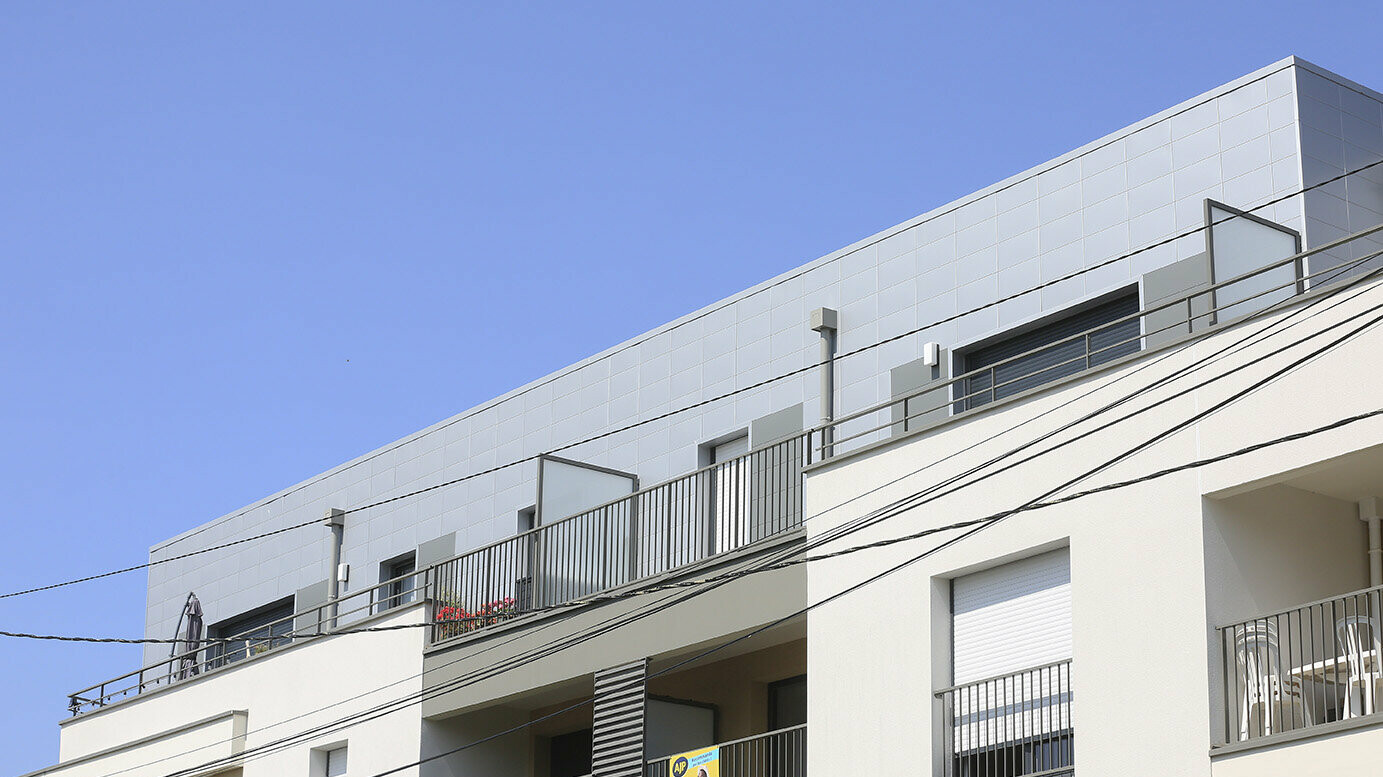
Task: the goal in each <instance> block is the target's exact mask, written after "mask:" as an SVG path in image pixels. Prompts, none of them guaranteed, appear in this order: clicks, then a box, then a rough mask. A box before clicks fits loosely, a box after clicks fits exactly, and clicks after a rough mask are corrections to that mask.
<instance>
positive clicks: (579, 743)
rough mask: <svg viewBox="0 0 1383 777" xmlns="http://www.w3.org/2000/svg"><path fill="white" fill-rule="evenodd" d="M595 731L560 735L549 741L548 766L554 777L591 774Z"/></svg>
mask: <svg viewBox="0 0 1383 777" xmlns="http://www.w3.org/2000/svg"><path fill="white" fill-rule="evenodd" d="M593 733H594V732H593V730H592V729H589V728H584V729H581V730H580V731H573V732H571V733H570V734H560V735H558V736H555V737H553V738H552V739H550V740H548V764H549V770H550V773H551V774H552V777H585V775H588V774H590V773H591V745H592V742H593V741H594V739H593Z"/></svg>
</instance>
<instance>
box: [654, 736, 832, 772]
mask: <svg viewBox="0 0 1383 777" xmlns="http://www.w3.org/2000/svg"><path fill="white" fill-rule="evenodd" d="M712 747H714V748H716V749H717V750H718V756H719V757H718V759H717V761H718V763H717V765H718V767H719V773H720V777H806V774H807V726H806V724H805V723H804V724H801V725H797V726H791V727H789V728H783V729H779V730H777V731H770V732H768V733H766V734H755V735H754V736H751V737H745V738H744V739H736V740H734V741H731V742H721V743H719V744H715V743H710V742H708V743H706V744H705V746H704V747H700V748H697V750H705V749H707V748H712ZM675 757H676V754H672V753H669V754H667V755H662V756H659V757H657V758H651V759H649V761H648V763H647V764H646V765H645V767H644V777H672V762H673V760H674V759H675ZM682 777H696V774H695V772H690V773H688V774H686V775H683V776H682Z"/></svg>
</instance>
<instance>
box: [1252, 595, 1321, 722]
mask: <svg viewBox="0 0 1383 777" xmlns="http://www.w3.org/2000/svg"><path fill="white" fill-rule="evenodd" d="M1234 658H1235V662H1236V665H1237V670H1238V671H1237V678H1236V679H1237V681H1238V682H1239V683H1241V688H1240V698H1241V704H1240V707H1239V740H1240V741H1244V740H1247V739H1249V738H1250V737H1260V736H1266V735H1268V734H1274V733H1277V732H1280V731H1288V730H1290V729H1294V728H1300V727H1303V726H1309V725H1311V723H1312V721H1311V714H1310V712H1311V711H1310V708H1309V707H1308V706H1307V704H1306V701H1305V696H1304V695H1303V693H1302V685H1301V679H1300V678H1297V677H1292V676H1290V675H1289V676H1287V677H1285V678H1284V677H1283V676H1282V673H1281V671H1280V667H1281V665H1282V663H1281V660H1280V658H1281V653H1280V651H1279V649H1278V641H1277V626H1276V625H1275V624H1274V623H1272V622H1271V621H1266V620H1263V621H1253V622H1252V623H1248V624H1245V625H1244V626H1243V627H1241V628H1240V629H1238V630H1236V633H1235V636H1234Z"/></svg>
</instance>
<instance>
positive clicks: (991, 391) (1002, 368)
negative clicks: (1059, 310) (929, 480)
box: [956, 290, 1142, 412]
mask: <svg viewBox="0 0 1383 777" xmlns="http://www.w3.org/2000/svg"><path fill="white" fill-rule="evenodd" d="M1137 312H1138V292H1137V291H1136V290H1133V291H1130V292H1128V293H1127V294H1124V295H1122V296H1120V297H1118V298H1117V299H1113V300H1110V301H1108V302H1103V303H1101V304H1099V305H1096V306H1094V307H1091V308H1087V309H1085V310H1082V311H1079V312H1077V313H1073V314H1071V315H1069V316H1065V317H1063V318H1061V319H1060V320H1057V321H1053V322H1051V323H1048V324H1044V325H1042V326H1039V327H1037V328H1035V329H1031V330H1028V331H1026V332H1023V333H1020V334H1016V335H1014V336H1012V337H1009V338H1007V339H1005V340H1002V341H1000V342H997V343H991V344H989V345H985V346H982V347H980V348H975V349H974V350H971V351H967V352H965V353H964V354H962V355H961V370H962V371H963V372H973V371H976V370H979V372H978V373H977V374H975V375H972V376H971V377H968V378H966V379H965V380H963V381H961V383H960V384H959V386H958V389H959V390H960V391H961V396H959V397H957V398H956V400H957V401H956V412H961V411H964V410H971V409H973V408H976V407H979V406H981V405H985V404H988V403H990V402H993V401H995V400H998V399H1003V398H1004V397H1008V396H1012V395H1014V394H1018V393H1020V392H1023V391H1027V390H1028V389H1030V388H1035V387H1037V386H1041V385H1043V384H1044V383H1051V382H1052V381H1055V380H1059V379H1061V378H1064V377H1066V376H1068V375H1075V374H1076V373H1078V372H1082V371H1084V370H1088V369H1090V368H1091V367H1097V366H1099V365H1101V364H1105V363H1107V362H1111V361H1114V360H1115V359H1118V358H1119V357H1121V356H1127V355H1129V354H1131V353H1137V352H1138V351H1139V350H1140V349H1141V348H1142V342H1141V337H1140V335H1141V332H1142V330H1141V327H1140V324H1139V317H1138V316H1135V315H1134V314H1135V313H1137ZM1126 316H1133V317H1132V318H1128V319H1127V320H1120V319H1124V318H1125V317H1126ZM1067 338H1070V339H1067ZM1044 346H1049V347H1044ZM1020 354H1022V355H1021V356H1020ZM1014 357H1017V358H1014ZM1007 359H1012V361H1005V360H1007ZM986 367H988V368H989V369H985V368H986Z"/></svg>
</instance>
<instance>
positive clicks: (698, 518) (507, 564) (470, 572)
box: [430, 433, 810, 642]
mask: <svg viewBox="0 0 1383 777" xmlns="http://www.w3.org/2000/svg"><path fill="white" fill-rule="evenodd" d="M809 448H810V445H809V442H808V433H802V434H799V435H795V436H792V437H788V438H785V439H783V440H781V441H779V442H776V443H773V444H771V445H767V446H764V447H761V448H758V449H755V450H753V451H750V452H749V453H746V454H742V455H740V456H737V457H735V458H732V459H728V460H726V461H723V462H719V463H716V464H713V465H711V466H709V467H705V468H702V469H699V470H697V471H695V472H692V473H690V474H687V475H684V476H682V477H679V478H676V479H673V480H670V481H667V482H665V483H660V484H657V485H654V486H650V487H648V488H645V489H642V490H640V491H636V492H634V493H633V494H630V495H629V496H626V497H623V498H620V499H617V500H614V501H612V502H608V503H606V504H603V505H598V506H596V507H593V508H591V509H589V510H586V511H584V512H581V513H577V514H576V515H573V516H570V517H567V518H563V519H562V520H560V521H555V522H553V523H550V524H547V525H544V526H539V527H537V528H534V529H531V530H529V531H526V532H523V533H521V534H518V535H516V536H514V537H511V538H508V539H505V540H501V541H499V542H496V543H493V544H491V545H487V546H485V547H482V548H478V549H476V550H473V551H470V552H469V553H466V554H463V555H461V556H458V557H456V558H453V559H450V560H447V561H444V562H442V563H440V564H438V565H436V566H435V567H434V568H433V570H432V571H431V573H430V575H431V579H432V580H433V581H434V586H433V598H434V611H433V617H434V621H435V622H434V624H433V629H432V638H433V641H434V642H437V641H441V640H445V639H450V638H452V637H456V636H460V635H463V634H467V633H470V632H473V631H476V630H478V629H482V628H485V627H486V626H491V625H494V624H497V623H502V622H504V621H507V620H509V619H512V618H514V617H517V616H519V615H523V614H526V613H530V612H535V611H539V610H544V609H550V608H554V607H560V606H562V605H564V604H568V603H570V602H573V601H577V600H581V599H585V598H587V597H590V596H593V595H596V594H600V593H602V592H605V591H610V590H613V589H616V588H619V587H621V586H624V585H627V584H629V583H632V582H635V581H637V580H641V579H646V578H650V577H655V576H657V575H661V574H665V573H667V572H671V571H673V570H676V569H679V568H682V567H685V566H688V565H690V564H694V563H697V562H699V561H702V560H705V559H707V558H710V557H711V556H714V555H717V554H720V553H726V552H729V551H733V550H737V549H739V548H742V547H745V546H747V545H750V544H752V543H755V542H758V541H760V540H763V539H767V538H769V537H772V536H775V535H778V534H782V533H784V532H787V531H791V530H793V529H795V528H796V527H798V526H800V525H801V523H802V479H803V474H802V471H803V468H804V467H805V465H806V460H805V459H806V456H807V452H808V450H809Z"/></svg>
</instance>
